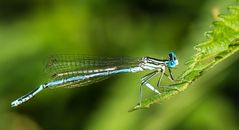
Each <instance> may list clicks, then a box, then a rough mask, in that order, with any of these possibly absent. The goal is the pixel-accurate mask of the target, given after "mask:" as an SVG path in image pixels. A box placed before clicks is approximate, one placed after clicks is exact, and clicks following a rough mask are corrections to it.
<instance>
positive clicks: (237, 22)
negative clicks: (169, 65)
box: [130, 5, 239, 111]
mask: <svg viewBox="0 0 239 130" xmlns="http://www.w3.org/2000/svg"><path fill="white" fill-rule="evenodd" d="M205 36H206V37H207V40H206V41H204V42H202V43H200V44H198V45H196V46H194V50H195V51H196V52H195V54H194V55H193V56H192V57H191V59H190V60H188V61H187V62H186V66H187V67H186V70H185V71H184V72H183V73H182V74H181V75H180V76H179V78H178V81H177V82H176V83H175V84H171V85H170V87H169V88H161V89H162V90H161V92H162V93H161V94H160V95H154V96H151V97H149V98H146V99H145V100H143V101H142V102H141V105H136V106H135V107H134V108H133V109H131V110H130V111H134V110H138V109H143V108H149V107H150V105H152V104H155V103H160V102H161V101H163V100H166V99H168V98H170V97H171V96H173V95H176V94H178V93H180V92H182V91H184V90H185V89H187V88H188V87H189V86H190V84H191V83H193V82H194V81H195V80H196V79H198V78H199V77H201V76H202V73H204V72H205V71H207V70H208V69H210V68H213V67H214V66H215V65H216V64H218V63H219V62H221V61H223V60H225V59H226V58H227V57H229V56H230V55H232V54H233V53H235V52H237V51H238V50H239V5H234V6H230V7H229V8H228V13H227V14H225V15H220V16H219V18H218V20H217V21H214V22H213V23H212V29H211V30H210V31H208V32H206V33H205Z"/></svg>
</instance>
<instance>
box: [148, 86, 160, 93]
mask: <svg viewBox="0 0 239 130" xmlns="http://www.w3.org/2000/svg"><path fill="white" fill-rule="evenodd" d="M145 85H146V86H147V87H148V88H149V89H151V90H152V91H154V92H155V93H158V94H160V92H159V91H158V90H157V89H155V88H154V87H153V86H152V85H151V84H149V83H146V84H145Z"/></svg>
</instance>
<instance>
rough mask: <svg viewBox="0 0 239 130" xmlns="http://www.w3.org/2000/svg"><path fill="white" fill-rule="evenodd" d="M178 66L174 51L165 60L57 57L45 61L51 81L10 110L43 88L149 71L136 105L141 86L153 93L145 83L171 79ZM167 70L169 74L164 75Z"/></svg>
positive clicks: (21, 99) (14, 102) (78, 83)
mask: <svg viewBox="0 0 239 130" xmlns="http://www.w3.org/2000/svg"><path fill="white" fill-rule="evenodd" d="M176 65H178V60H177V58H176V54H175V53H174V52H170V53H169V54H168V58H167V59H156V58H152V57H148V56H146V57H143V58H125V57H121V58H119V57H117V58H113V57H96V56H80V55H57V56H53V57H51V58H50V59H49V61H48V63H47V68H48V69H49V71H50V72H51V75H52V77H53V79H52V81H50V82H47V83H44V84H42V85H40V86H39V87H38V88H36V89H35V90H33V91H31V92H30V93H28V94H26V95H24V96H22V97H20V98H18V99H17V100H15V101H13V102H12V103H11V106H12V107H15V106H18V105H20V104H22V103H24V102H26V101H28V100H29V99H31V98H32V97H33V96H35V95H36V94H37V93H39V92H40V91H42V90H43V89H46V88H56V87H65V88H74V87H81V86H86V85H89V84H93V83H96V82H99V81H102V80H105V79H107V78H109V77H110V76H113V75H115V74H118V73H128V72H140V71H144V70H151V71H152V72H150V73H149V74H147V75H145V76H143V77H142V78H141V84H140V101H139V102H140V103H141V99H142V87H143V86H144V85H145V86H147V87H148V88H149V89H151V90H152V91H153V92H155V93H157V94H160V92H159V91H158V90H157V89H156V88H154V87H153V86H152V85H151V84H149V82H148V81H149V80H150V79H151V78H152V77H154V76H155V75H157V74H159V73H161V75H160V77H159V80H158V82H157V87H160V82H161V80H162V77H163V76H164V75H165V76H167V77H168V78H169V79H171V80H174V78H173V75H172V73H171V69H172V68H174V67H175V66H176ZM166 68H168V71H169V75H168V74H166V73H165V70H166Z"/></svg>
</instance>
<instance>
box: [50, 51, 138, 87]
mask: <svg viewBox="0 0 239 130" xmlns="http://www.w3.org/2000/svg"><path fill="white" fill-rule="evenodd" d="M139 63H140V58H128V57H127V58H126V57H98V56H83V55H54V56H51V57H50V58H49V59H48V61H47V64H46V70H47V72H49V73H50V75H51V77H52V78H53V80H58V79H63V78H70V77H73V76H79V75H89V74H92V73H100V72H105V71H111V70H116V69H124V68H130V67H137V66H138V65H139ZM107 78H109V76H98V77H91V78H88V79H84V80H80V81H75V82H70V83H66V84H63V85H61V86H57V87H68V88H72V87H79V86H85V85H89V84H92V83H96V82H99V81H102V80H105V79H107Z"/></svg>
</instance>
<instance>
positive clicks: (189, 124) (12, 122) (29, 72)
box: [0, 0, 239, 130]
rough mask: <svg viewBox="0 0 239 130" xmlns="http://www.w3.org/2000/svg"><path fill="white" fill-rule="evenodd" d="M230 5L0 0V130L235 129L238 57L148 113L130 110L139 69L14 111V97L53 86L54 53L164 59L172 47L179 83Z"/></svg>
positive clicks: (183, 0)
mask: <svg viewBox="0 0 239 130" xmlns="http://www.w3.org/2000/svg"><path fill="white" fill-rule="evenodd" d="M234 2H235V1H234V0H180V1H179V0H100V1H99V0H68V1H67V0H58V1H56V0H34V1H32V0H22V1H18V0H8V1H1V2H0V45H1V49H0V79H1V80H0V129H1V130H173V129H176V130H191V129H194V130H225V129H226V130H238V129H239V111H238V109H239V96H238V95H239V83H238V80H239V76H238V73H239V70H238V64H239V61H238V57H237V56H238V53H237V54H235V55H233V56H231V57H230V58H229V59H227V60H226V61H224V62H223V63H221V64H219V65H217V66H216V67H215V68H213V69H212V70H211V71H209V72H207V73H206V74H205V75H204V76H203V77H202V78H200V80H198V81H197V82H195V83H194V84H193V85H192V87H190V88H189V89H188V90H187V91H185V92H183V93H181V94H179V95H177V96H174V97H172V98H171V99H169V100H167V101H165V102H163V103H162V104H160V105H153V106H152V107H151V108H150V109H146V110H140V111H136V112H132V113H129V112H127V111H128V110H129V109H130V108H131V107H133V106H134V105H136V103H137V101H138V94H139V83H140V81H139V78H140V77H142V76H143V75H144V74H145V73H138V74H120V75H117V76H115V77H112V78H111V79H110V80H106V81H104V82H100V83H97V84H93V85H90V86H87V87H82V88H75V89H64V88H59V89H53V90H50V89H49V90H45V91H43V92H41V93H40V94H38V95H37V96H36V97H35V98H33V99H32V100H30V101H29V102H27V103H26V104H24V105H22V106H20V107H17V108H11V107H10V103H11V101H13V100H15V99H16V98H18V97H19V96H22V95H23V94H26V93H27V92H29V91H31V90H33V89H34V88H35V87H38V86H39V85H40V84H42V83H44V82H47V81H48V80H49V77H48V76H47V74H46V73H45V72H44V61H45V60H46V59H47V57H48V56H50V55H52V54H87V55H99V56H132V57H141V56H152V57H157V58H164V57H167V54H168V52H170V51H175V52H176V54H177V55H178V57H179V62H180V65H179V66H178V67H177V69H174V70H173V73H174V75H175V76H176V77H177V76H178V75H179V74H180V73H181V72H182V71H183V70H184V69H185V66H184V64H183V63H184V62H185V61H186V60H188V59H189V58H190V56H191V55H192V54H193V49H192V48H193V46H194V45H196V44H197V43H199V42H201V41H203V40H205V38H204V36H203V34H204V32H205V31H207V30H209V25H210V24H211V22H212V21H213V20H215V19H216V15H217V13H218V12H222V13H225V12H226V7H227V6H228V5H230V4H233V3H234ZM164 83H167V80H166V79H165V81H164ZM145 91H147V90H145ZM150 94H151V93H148V95H150ZM146 96H147V94H146Z"/></svg>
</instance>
